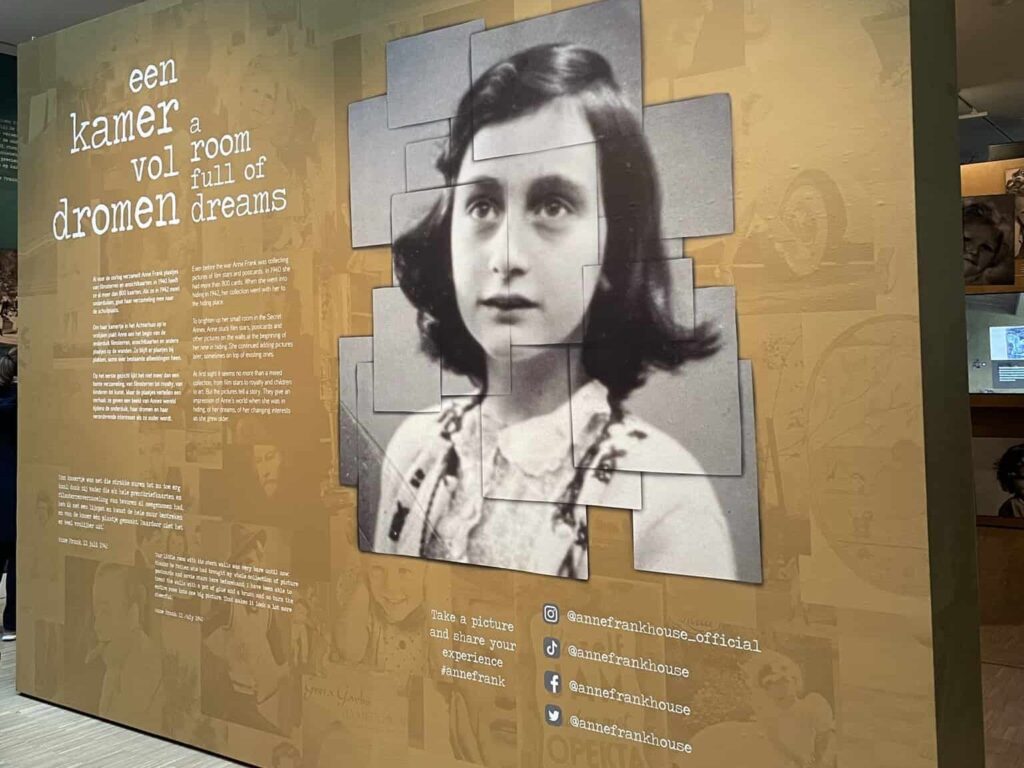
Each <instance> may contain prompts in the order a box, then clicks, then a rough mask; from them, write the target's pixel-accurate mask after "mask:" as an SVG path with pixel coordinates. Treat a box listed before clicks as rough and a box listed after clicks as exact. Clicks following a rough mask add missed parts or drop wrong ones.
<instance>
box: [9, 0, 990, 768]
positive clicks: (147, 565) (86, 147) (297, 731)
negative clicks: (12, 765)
mask: <svg viewBox="0 0 1024 768" xmlns="http://www.w3.org/2000/svg"><path fill="white" fill-rule="evenodd" d="M948 5H949V4H948V3H944V4H943V7H942V8H941V9H939V10H940V11H941V12H937V13H932V14H931V16H929V18H928V24H930V25H931V26H930V29H929V31H928V33H927V34H925V33H919V32H918V31H917V30H918V24H919V22H918V20H917V19H916V17H914V21H913V23H912V16H911V9H910V8H908V7H907V5H906V4H904V3H897V4H895V5H894V4H893V3H889V2H881V1H879V2H872V3H868V4H863V3H857V4H851V3H847V4H834V3H825V4H822V3H814V2H808V1H807V0H779V1H778V2H773V3H761V2H754V3H739V2H736V3H731V2H717V3H714V4H704V3H697V4H680V3H677V2H669V1H664V0H644V1H643V2H640V0H603V2H598V3H590V4H588V3H580V2H571V1H563V0H530V1H528V2H527V1H524V0H480V2H472V3H468V4H466V3H459V2H456V1H455V0H423V1H421V2H413V1H412V0H409V1H408V2H406V1H403V0H393V2H387V3H379V2H375V3H371V2H349V3H341V4H339V3H332V2H327V0H323V1H321V0H303V1H302V2H298V1H292V0H283V1H274V2H270V1H268V0H216V2H215V1H214V0H206V2H192V1H187V0H186V1H184V2H181V1H172V2H168V1H167V0H150V1H149V2H145V3H141V4H139V5H138V6H134V7H132V8H129V9H126V10H124V11H122V12H119V13H117V14H113V15H111V16H108V17H105V18H102V19H99V20H96V21H94V22H91V23H88V24H84V25H81V26H79V27H75V28H72V29H69V30H67V31H64V32H60V33H57V34H56V35H52V36H49V37H45V38H40V39H37V40H34V41H32V42H31V43H28V44H26V45H23V46H21V47H20V49H19V115H20V124H19V141H20V145H21V159H22V177H21V215H20V229H19V239H20V251H21V260H22V261H21V265H20V273H21V274H20V280H21V285H20V297H21V298H20V301H21V302H22V310H21V311H22V312H23V313H24V319H23V321H22V324H23V329H22V331H21V334H22V335H21V346H22V350H21V361H22V370H21V390H22V399H23V404H22V421H21V444H20V454H19V460H20V467H19V477H20V489H21V494H20V501H19V513H20V517H19V521H20V531H21V535H22V540H21V547H22V548H23V550H22V551H23V553H24V555H25V556H24V557H23V559H22V562H23V563H27V565H25V566H24V569H25V572H24V574H23V575H22V577H21V578H22V590H23V594H24V599H23V600H22V610H23V614H22V616H21V619H20V621H19V623H20V624H21V627H20V629H21V648H20V649H19V666H18V676H17V679H18V687H19V690H21V691H22V692H23V693H26V694H30V695H33V696H36V697H39V698H42V699H46V700H50V701H54V702H56V703H59V704H62V705H65V706H69V707H72V708H75V709H78V710H81V711H84V712H89V713H92V714H96V715H99V716H101V717H104V718H107V719H110V720H113V721H116V722H119V723H123V724H126V725H130V726H132V727H136V728H140V729H143V730H146V731H151V732H153V733H157V734H160V735H162V736H166V737H169V738H172V739H176V740H179V741H182V742H186V743H189V744H193V745H196V746H198V747H201V748H203V749H206V750H210V751H213V752H217V753H220V754H224V755H227V756H230V757H233V758H236V759H239V760H243V761H246V762H250V763H253V764H256V765H268V766H269V765H274V766H284V765H305V766H329V765H361V766H362V765H365V766H370V767H371V768H373V767H376V766H381V767H383V766H389V767H390V766H404V765H408V766H430V767H433V766H438V767H440V766H456V765H467V764H469V765H474V764H475V765H485V766H491V767H498V766H502V767H507V766H523V767H524V768H525V767H526V766H539V765H545V766H555V765H567V766H592V765H601V766H625V765H644V766H652V767H653V766H665V767H666V768H667V767H668V766H673V765H683V764H689V765H694V766H718V765H729V766H758V768H765V767H768V768H772V767H774V766H778V768H786V767H788V766H793V765H807V766H810V765H814V766H835V765H851V766H861V765H864V766H868V765H870V766H893V767H895V766H899V768H907V767H908V766H910V767H914V766H921V767H922V768H923V767H924V766H947V765H957V766H963V765H970V764H972V762H971V761H974V760H980V715H979V705H978V699H979V697H978V686H977V674H976V671H975V672H971V671H970V670H972V669H974V667H972V665H976V662H977V644H976V642H975V643H974V644H973V645H972V644H971V643H969V642H966V643H965V642H962V640H963V635H962V634H957V632H955V631H954V632H950V631H948V630H949V629H950V627H951V626H952V625H953V624H954V623H956V622H962V620H963V617H964V616H965V615H969V614H970V611H971V609H972V606H973V607H974V608H975V609H976V602H975V600H976V599H975V596H974V591H973V583H972V582H970V580H968V581H967V582H963V581H958V582H957V583H956V584H955V585H954V587H955V589H954V588H950V585H949V584H948V583H947V582H946V581H944V580H943V578H944V577H943V576H942V574H944V573H945V571H944V570H942V569H945V568H947V564H948V560H949V559H951V558H952V559H956V558H964V557H966V558H968V560H969V561H970V562H973V560H972V558H973V554H972V553H973V540H972V539H970V538H963V537H960V538H955V537H949V536H945V534H947V533H948V532H949V531H950V530H953V526H955V524H956V521H955V520H952V519H950V518H949V515H948V510H946V509H945V508H943V507H942V506H941V500H942V499H943V497H946V498H952V497H951V496H949V489H950V488H954V487H959V486H960V485H962V487H963V488H967V489H969V487H970V486H969V483H970V465H969V461H967V460H966V456H967V453H966V452H967V450H969V442H968V440H969V438H968V434H967V430H966V420H965V419H964V420H963V424H960V423H959V422H957V421H956V418H955V417H956V414H957V412H958V411H957V408H960V409H961V411H962V412H963V413H965V412H966V387H962V388H961V389H960V391H959V395H954V396H953V397H952V400H951V401H950V402H949V406H950V408H949V409H947V412H948V413H952V414H953V416H952V417H951V418H950V420H949V421H948V423H947V422H945V421H942V420H941V419H943V418H945V417H943V416H942V414H941V413H939V412H938V411H937V410H936V411H935V413H934V414H932V415H931V416H929V419H928V420H926V418H925V414H926V412H928V413H931V412H930V411H928V410H927V408H928V406H929V400H928V393H929V389H928V386H929V380H930V377H937V376H939V375H940V374H941V371H939V370H938V368H937V367H936V366H934V365H931V364H930V363H929V359H928V355H927V354H926V352H925V351H923V347H922V336H923V335H925V336H926V335H927V333H928V329H927V328H926V327H924V325H923V324H922V318H923V317H924V316H925V315H926V314H927V309H926V305H927V306H931V305H928V302H930V301H933V298H932V297H933V296H938V295H940V294H942V292H943V291H944V290H946V289H948V288H949V287H950V286H954V287H957V288H958V286H959V285H960V280H961V274H960V266H959V261H958V259H957V257H956V253H955V251H956V249H957V247H958V242H957V241H956V239H955V238H953V241H952V242H950V243H949V248H948V250H949V252H950V254H949V255H948V256H947V255H944V254H945V251H944V250H943V247H942V246H941V245H939V246H938V247H937V248H931V245H932V243H931V242H930V241H929V251H928V253H924V252H923V250H922V246H921V243H922V242H923V240H922V234H921V233H922V232H925V233H927V223H928V217H927V215H926V213H925V212H924V211H923V210H922V208H921V203H920V199H923V198H922V194H923V193H922V190H921V184H922V181H921V179H922V178H923V176H922V173H923V170H924V169H927V168H928V167H929V166H930V165H932V164H934V163H941V162H942V161H943V159H944V155H943V148H944V146H945V145H941V146H940V149H939V150H936V151H926V150H925V149H924V148H923V142H922V141H921V139H919V138H918V139H916V138H915V137H916V136H919V135H920V131H922V130H925V129H926V128H927V126H928V125H929V124H931V123H933V122H934V123H939V122H941V120H942V119H943V115H944V109H945V108H946V107H947V106H948V108H949V109H950V110H951V114H953V105H952V103H951V102H948V100H949V98H950V96H949V93H947V92H946V91H945V90H944V86H945V85H946V83H945V82H944V81H942V80H941V78H939V79H937V80H936V81H935V83H934V85H928V84H925V83H923V82H921V81H919V80H918V78H917V69H916V68H915V67H914V66H912V55H911V54H912V48H911V40H912V38H913V40H914V50H913V54H914V56H915V57H920V56H921V55H923V52H929V51H930V52H931V54H932V55H933V56H934V57H935V58H936V60H939V61H945V60H947V59H948V61H949V62H950V63H951V62H952V57H953V49H952V42H951V41H952V29H953V26H952V25H953V19H952V8H951V7H945V6H948ZM933 10H934V8H933ZM914 13H917V10H916V9H915V10H914ZM919 40H920V42H919ZM954 157H955V155H952V154H951V155H950V161H951V162H953V163H955V160H953V159H952V158H954ZM928 194H930V195H931V196H932V197H931V198H929V199H931V200H933V201H940V202H941V201H945V200H946V198H947V197H948V199H949V200H951V201H953V204H954V205H955V204H956V198H957V196H958V191H957V189H956V180H955V173H953V174H952V175H951V176H950V177H949V178H945V177H942V179H941V180H940V182H939V183H938V185H937V186H935V188H934V189H932V190H931V191H930V192H929V193H928ZM938 207H939V208H941V207H942V206H941V205H939V206H938ZM924 240H927V237H925V238H924ZM919 254H921V258H919ZM926 288H927V290H926ZM933 308H935V309H937V308H938V304H935V305H934V307H933ZM958 316H959V317H960V318H961V319H960V321H959V322H961V324H962V311H958ZM961 329H962V325H961ZM959 351H961V352H962V348H960V350H959ZM958 359H962V355H960V357H959V358H958ZM931 391H932V392H935V391H937V390H934V389H933V390H931ZM963 413H961V415H963ZM926 422H927V423H926ZM936 435H939V436H941V440H942V441H943V446H944V447H943V454H942V455H943V456H945V457H946V459H945V461H946V462H947V463H946V464H945V465H943V466H942V467H941V469H940V468H937V467H938V465H936V464H935V463H934V462H935V460H936V459H935V456H936V455H937V454H936V452H935V451H933V449H932V447H931V446H930V442H931V440H932V439H933V437H934V436H936ZM926 436H927V439H926ZM957 456H959V457H960V458H961V459H963V461H961V462H960V464H959V465H958V464H957V462H956V461H955V459H956V457H957ZM967 495H968V497H969V492H968V493H967ZM954 538H955V541H954ZM932 547H936V548H935V549H933V548H932ZM936 553H938V554H936ZM944 622H946V623H948V624H949V626H947V625H946V623H944ZM959 631H960V632H961V633H962V632H964V631H965V630H964V629H963V626H962V625H961V627H960V630H959ZM950 640H955V641H956V642H955V643H952V644H951V643H950V642H949V641H950ZM954 668H955V669H961V670H963V671H961V672H959V673H956V674H950V670H951V669H954ZM950 701H954V702H955V703H956V707H957V710H956V714H957V717H956V718H955V721H954V720H953V719H952V718H950V717H949V715H948V711H947V709H946V707H947V706H948V702H950ZM975 764H978V765H980V762H977V763H975Z"/></svg>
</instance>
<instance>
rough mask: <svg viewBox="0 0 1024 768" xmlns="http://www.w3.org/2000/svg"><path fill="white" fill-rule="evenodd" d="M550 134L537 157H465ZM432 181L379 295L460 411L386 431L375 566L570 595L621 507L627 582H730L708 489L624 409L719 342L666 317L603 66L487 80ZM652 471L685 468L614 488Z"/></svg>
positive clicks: (669, 296)
mask: <svg viewBox="0 0 1024 768" xmlns="http://www.w3.org/2000/svg"><path fill="white" fill-rule="evenodd" d="M553 134H557V135H558V136H560V137H565V140H564V141H562V142H558V143H559V144H562V145H561V146H557V147H556V148H554V149H548V150H544V151H535V152H530V151H521V152H518V153H516V154H505V155H502V156H497V157H485V158H480V157H477V155H480V154H481V153H479V152H477V153H474V144H476V146H478V147H479V146H481V145H483V144H486V146H489V147H495V146H512V145H514V146H517V147H526V146H538V145H544V144H545V142H547V144H546V145H547V146H551V143H550V136H551V135H553ZM484 154H486V153H484ZM437 167H438V169H439V170H440V171H441V173H442V174H443V176H444V180H445V185H446V189H445V191H444V192H443V194H441V195H439V197H438V200H437V202H436V203H435V204H434V205H433V207H432V208H431V209H430V210H429V212H428V213H427V214H426V215H425V217H423V218H422V219H421V220H419V221H418V222H417V223H415V224H414V225H413V226H411V227H410V228H408V229H406V230H405V231H404V232H401V233H399V232H397V231H396V232H395V233H394V235H395V238H394V242H393V254H394V268H395V278H396V283H397V284H398V285H399V286H400V288H401V290H402V292H403V293H404V294H405V296H406V297H407V299H408V300H409V302H410V303H411V304H412V305H413V307H414V308H415V310H416V312H417V317H418V322H417V325H418V331H419V335H420V342H421V346H422V350H423V351H424V352H426V353H427V355H428V356H429V357H430V358H431V359H433V360H436V361H439V363H440V365H441V366H442V367H443V368H444V370H445V371H446V374H448V375H457V376H459V377H462V378H463V379H468V380H469V381H470V382H472V385H473V389H474V391H475V394H471V395H464V396H444V397H442V398H441V405H440V410H439V411H438V412H434V413H416V414H411V415H409V416H408V417H407V418H406V419H405V420H404V422H403V423H402V424H401V426H399V427H398V429H397V430H396V431H395V432H394V435H393V436H392V437H391V439H390V442H389V443H388V445H387V448H386V450H385V451H384V453H383V456H382V457H381V461H380V463H381V476H380V491H379V504H378V506H377V509H376V514H375V518H374V522H373V526H372V528H373V530H372V532H369V533H368V535H367V536H366V537H365V538H366V539H369V540H371V541H372V547H370V548H372V551H374V552H378V553H390V554H398V555H406V556H413V557H423V558H429V559H436V560H445V561H452V562H460V563H469V564H476V565H486V566H492V567H499V568H505V569H512V570H521V571H529V572H533V573H539V574H548V575H553V576H562V577H568V578H576V579H586V578H588V575H589V563H588V543H589V536H588V525H587V509H586V507H587V505H593V506H603V507H623V508H626V509H632V510H636V511H635V512H634V513H633V525H634V549H635V560H636V563H637V567H638V568H642V569H644V570H655V571H659V570H663V571H666V572H676V573H680V572H683V573H695V574H705V573H706V574H712V575H714V576H715V577H718V578H726V579H736V578H740V576H739V573H740V570H741V569H740V564H739V563H738V562H737V553H736V551H735V549H734V546H733V537H731V535H730V531H729V523H728V520H727V519H726V517H727V510H725V509H723V507H722V503H721V501H720V499H719V497H718V494H717V493H716V489H715V485H714V484H713V483H712V481H711V479H709V478H707V477H704V476H703V475H702V474H701V469H700V465H699V462H697V461H696V460H695V459H694V456H693V455H692V453H691V451H690V450H689V449H688V448H687V446H686V445H683V444H682V442H681V441H680V440H677V439H676V438H674V437H672V436H670V435H669V434H667V433H666V432H664V431H662V430H661V429H659V428H658V427H657V426H655V425H654V424H651V423H649V422H648V421H647V420H644V419H642V418H640V417H639V416H637V415H635V414H633V413H632V412H631V411H630V409H629V407H628V400H629V398H630V396H631V395H633V394H634V393H635V392H637V391H638V390H640V389H641V388H643V387H644V385H645V383H646V382H647V380H648V378H649V376H650V375H651V374H652V373H654V372H656V371H663V372H673V373H675V375H676V377H678V386H684V387H685V386H686V383H687V378H686V371H687V366H688V365H689V364H691V363H693V362H695V361H699V360H703V359H707V358H710V357H712V356H714V355H715V354H718V353H719V351H720V348H721V346H722V345H721V342H720V339H719V337H718V333H717V332H716V330H715V329H714V328H713V327H712V326H711V325H710V324H708V323H706V322H699V318H698V321H694V320H693V315H692V307H691V315H690V318H689V320H688V321H685V320H684V321H680V320H679V319H678V317H677V315H676V314H674V308H673V301H672V300H673V291H672V279H671V267H670V265H671V262H669V261H668V260H667V256H666V254H665V252H664V245H663V241H662V239H661V238H662V236H663V235H662V228H661V223H660V191H659V183H658V178H657V172H656V170H655V164H654V161H653V158H652V154H651V151H650V148H649V147H648V144H647V141H646V139H645V138H644V134H643V129H642V127H641V126H640V124H639V122H638V120H637V118H636V113H635V111H632V110H631V109H630V108H629V103H628V100H627V99H626V98H625V97H624V96H623V94H622V92H621V91H620V89H619V86H618V84H617V82H616V79H615V76H614V74H613V71H612V68H611V66H610V64H609V62H608V61H607V59H606V58H605V57H603V56H602V55H600V54H598V53H597V52H595V51H593V50H591V49H588V48H586V47H583V46H580V45H574V44H566V43H557V44H542V45H537V46H534V47H531V48H528V49H526V50H523V51H520V52H518V53H515V54H513V55H511V56H510V57H508V58H506V59H504V60H503V61H500V62H499V63H497V64H495V65H494V66H492V67H490V68H489V69H487V70H486V71H485V72H484V73H483V74H481V75H480V76H479V77H478V78H477V79H476V80H475V82H473V84H472V86H471V88H470V89H469V91H468V92H467V93H466V94H465V95H464V96H463V98H462V101H461V103H460V106H459V108H458V110H457V113H456V116H455V117H454V118H453V120H452V127H451V133H450V138H449V141H448V144H447V151H445V152H444V153H443V154H442V156H441V157H440V159H439V160H438V163H437ZM689 293H690V295H691V296H692V293H693V292H692V290H690V291H689ZM376 322H377V319H376V318H375V323H376ZM731 351H732V354H733V357H734V358H735V345H733V347H732V350H731ZM733 362H734V368H733V370H734V371H735V370H736V368H735V359H734V361H733ZM744 370H745V371H747V372H748V371H749V369H744ZM734 375H735V374H734ZM734 386H735V384H734ZM746 386H747V393H746V394H747V395H749V386H750V384H749V375H747V376H746ZM741 389H742V387H741ZM666 405H667V406H668V407H671V404H670V403H667V404H666ZM745 415H746V416H748V418H749V417H750V414H749V413H748V414H745ZM745 434H746V431H745ZM751 434H752V432H751ZM693 439H694V440H699V439H700V436H699V435H694V436H693ZM736 439H737V441H739V440H740V436H739V435H737V436H736ZM747 458H749V457H747ZM648 466H659V467H663V466H670V467H671V466H679V467H685V468H686V469H685V470H683V471H685V472H687V474H688V476H687V478H686V480H685V486H684V487H685V493H680V494H677V493H673V492H672V490H671V487H669V488H668V491H667V492H658V491H657V488H658V482H659V478H658V477H657V476H654V475H645V478H646V479H645V480H644V487H643V488H641V474H640V472H636V471H623V468H637V467H648ZM751 474H752V472H749V473H748V474H747V477H746V478H745V479H746V480H747V482H748V483H749V481H750V476H751ZM729 480H733V481H738V480H740V478H729ZM754 482H755V491H754V493H755V495H756V480H755V481H754ZM623 514H629V512H624V513H623ZM361 517H362V514H361ZM364 524H365V521H364V520H362V519H361V521H360V525H361V526H362V525H364ZM666 525H668V526H669V527H668V528H666ZM670 529H671V531H672V532H673V533H672V535H666V534H667V533H668V532H669V530H670ZM668 561H671V563H676V564H678V563H682V564H684V565H683V566H682V569H680V568H679V567H673V566H672V565H669V566H668V567H662V563H663V562H668ZM757 567H758V572H759V551H758V566H757ZM746 580H750V579H746Z"/></svg>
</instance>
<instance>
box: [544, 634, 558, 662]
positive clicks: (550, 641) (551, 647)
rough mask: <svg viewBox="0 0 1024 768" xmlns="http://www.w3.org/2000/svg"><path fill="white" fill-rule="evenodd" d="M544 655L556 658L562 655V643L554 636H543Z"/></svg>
mask: <svg viewBox="0 0 1024 768" xmlns="http://www.w3.org/2000/svg"><path fill="white" fill-rule="evenodd" d="M544 655H545V656H546V657H547V658H549V659H557V658H558V657H559V656H561V655H562V644H561V643H560V642H558V640H557V639H556V638H554V637H545V638H544Z"/></svg>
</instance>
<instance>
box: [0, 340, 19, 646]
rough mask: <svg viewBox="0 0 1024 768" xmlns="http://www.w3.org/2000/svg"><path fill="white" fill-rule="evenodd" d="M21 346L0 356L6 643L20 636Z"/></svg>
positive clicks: (0, 548) (0, 545) (0, 533)
mask: <svg viewBox="0 0 1024 768" xmlns="http://www.w3.org/2000/svg"><path fill="white" fill-rule="evenodd" d="M17 377H18V348H17V347H13V348H12V349H11V351H10V352H8V353H7V354H6V355H3V356H2V357H0V571H3V570H4V569H6V571H7V603H6V605H5V606H4V614H3V635H2V638H3V640H4V641H5V642H10V641H11V640H14V639H15V637H16V636H17V634H16V633H17V627H16V621H17V618H16V617H17V609H18V602H17V586H18V581H17V568H16V560H15V549H16V547H17V538H18V522H17V514H18V504H17V485H18V482H17V477H18V384H17Z"/></svg>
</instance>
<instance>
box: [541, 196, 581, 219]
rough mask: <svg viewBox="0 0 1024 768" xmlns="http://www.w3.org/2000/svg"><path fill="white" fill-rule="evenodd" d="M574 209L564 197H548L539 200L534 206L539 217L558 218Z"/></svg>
mask: <svg viewBox="0 0 1024 768" xmlns="http://www.w3.org/2000/svg"><path fill="white" fill-rule="evenodd" d="M574 210H575V209H574V208H573V206H572V205H571V204H570V203H569V202H568V201H567V200H566V199H565V198H563V197H548V198H545V199H544V200H542V201H541V202H540V204H539V205H538V206H537V208H536V213H537V215H538V216H540V217H541V218H545V219H560V218H562V217H563V216H567V215H568V214H570V213H572V212H573V211H574Z"/></svg>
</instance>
